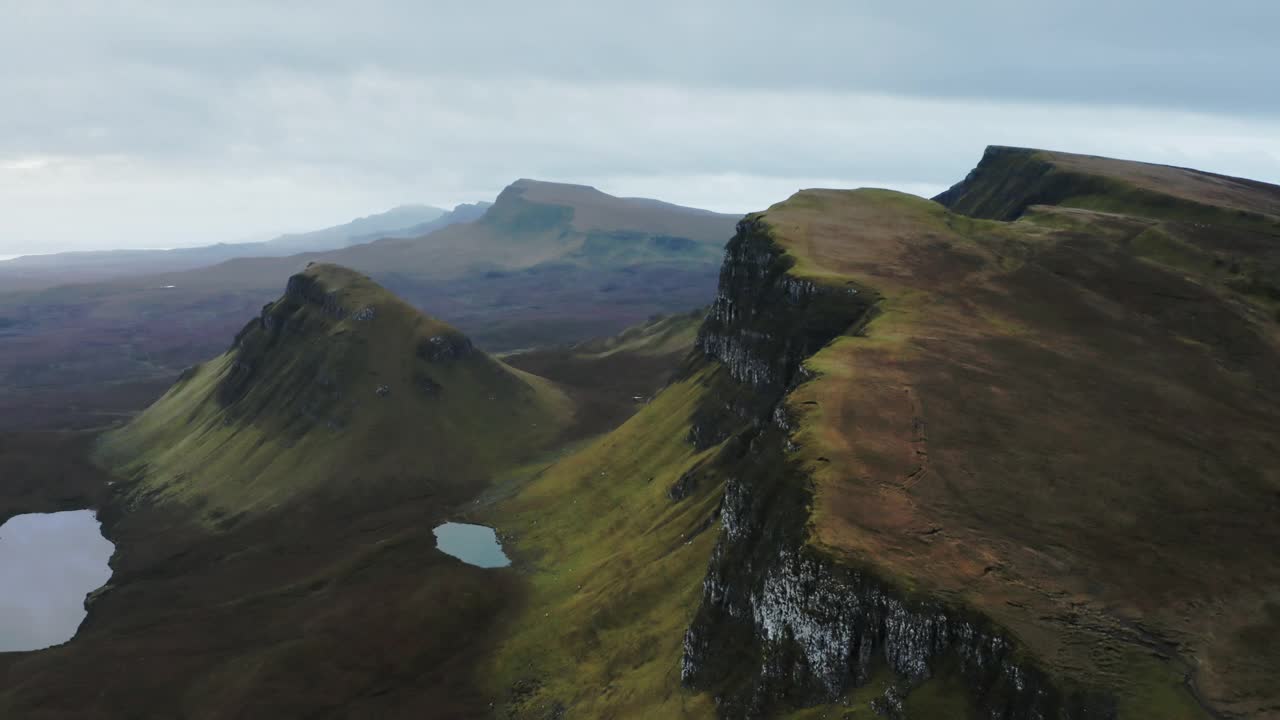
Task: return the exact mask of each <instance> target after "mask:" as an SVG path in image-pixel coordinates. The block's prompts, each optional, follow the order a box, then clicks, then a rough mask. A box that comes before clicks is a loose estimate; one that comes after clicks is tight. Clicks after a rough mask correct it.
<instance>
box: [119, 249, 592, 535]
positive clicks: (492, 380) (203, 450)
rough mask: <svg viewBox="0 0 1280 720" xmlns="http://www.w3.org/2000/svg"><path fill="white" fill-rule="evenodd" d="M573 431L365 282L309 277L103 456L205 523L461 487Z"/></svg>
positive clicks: (326, 274) (453, 335)
mask: <svg viewBox="0 0 1280 720" xmlns="http://www.w3.org/2000/svg"><path fill="white" fill-rule="evenodd" d="M571 416H572V408H571V406H570V404H569V400H568V398H567V397H566V396H565V395H564V394H563V393H562V392H560V391H559V390H557V389H556V388H555V387H554V386H552V385H551V383H549V382H547V381H545V380H543V379H541V378H537V377H534V376H532V375H528V374H526V373H522V372H520V371H518V370H514V369H512V368H510V367H507V366H505V365H503V364H502V363H501V362H499V361H497V360H494V359H492V358H490V357H489V356H487V355H486V354H484V353H483V352H481V351H479V350H477V349H475V348H474V347H473V346H472V345H471V342H470V340H468V339H467V338H466V337H465V336H463V335H462V334H461V333H459V332H458V331H457V330H455V329H453V328H452V327H450V326H448V325H446V324H445V323H442V322H440V321H437V320H434V319H431V318H429V317H427V316H425V315H422V314H421V313H419V312H418V311H416V310H414V309H413V308H411V307H409V306H408V305H406V304H405V303H404V302H403V301H401V300H399V299H398V298H396V297H395V296H393V295H391V294H390V293H388V292H387V291H385V290H384V289H382V288H381V287H379V286H377V285H376V284H375V283H373V282H372V281H371V280H369V279H368V278H367V277H365V276H363V275H360V274H359V273H356V272H353V271H350V270H347V269H345V268H341V267H339V266H336V265H322V264H317V265H312V266H310V267H308V268H307V269H306V270H305V271H304V272H303V273H301V274H299V275H295V276H294V277H293V278H291V279H290V280H289V285H288V289H287V291H286V292H285V294H284V295H283V297H281V298H280V299H279V300H277V301H276V302H274V303H271V304H269V305H267V306H266V307H265V308H263V310H262V314H261V316H260V317H258V318H256V319H254V320H253V321H251V322H250V323H249V324H248V325H246V326H245V328H244V329H243V330H241V332H240V333H239V335H237V337H236V340H235V343H234V345H233V346H232V347H231V349H230V350H228V351H227V352H226V353H224V354H223V355H221V356H219V357H217V358H215V359H213V360H210V361H209V362H206V363H203V364H201V365H199V366H196V367H194V368H191V369H189V370H188V371H186V372H185V373H184V374H183V377H182V378H181V379H180V380H179V382H178V383H177V384H176V385H174V387H173V388H172V389H170V391H169V392H168V393H167V394H166V395H165V396H164V397H163V398H161V399H160V400H159V401H158V402H157V403H156V404H155V405H153V406H152V407H150V408H149V409H148V410H147V411H146V412H144V413H143V414H142V415H141V416H139V417H138V418H137V419H136V420H134V421H133V422H131V423H129V424H128V425H126V426H125V427H123V428H122V429H120V430H117V431H113V432H111V433H108V434H107V435H106V436H105V437H104V439H103V442H102V449H101V453H102V456H103V457H104V458H107V459H108V462H109V463H110V464H113V465H116V466H117V467H118V468H119V471H120V472H121V474H124V475H126V476H135V477H136V478H137V483H136V485H135V489H134V492H135V493H138V494H139V495H140V496H146V497H148V498H151V497H159V498H160V499H163V500H170V499H172V500H178V501H182V502H187V503H191V504H198V505H199V506H200V507H201V508H202V509H203V510H204V512H205V513H206V514H207V515H208V516H209V517H211V518H214V517H224V516H228V515H230V516H234V515H236V514H238V513H241V512H245V511H248V510H252V509H270V508H271V507H273V506H275V505H277V504H279V503H281V502H284V501H286V500H289V499H291V498H293V497H294V496H296V495H298V494H301V493H306V492H308V491H315V490H319V489H321V488H323V489H324V490H325V491H326V492H337V493H340V494H345V493H354V494H359V493H361V492H365V491H373V490H379V491H380V490H381V488H380V487H379V485H380V484H381V483H384V482H387V481H389V480H390V479H391V478H398V479H399V480H398V481H399V482H406V481H412V482H413V483H414V484H415V485H416V487H415V491H426V492H430V493H435V494H438V495H439V496H440V500H441V501H442V502H446V501H448V500H449V499H451V498H453V497H456V496H457V494H458V491H459V489H460V488H463V487H465V486H466V485H467V484H468V483H474V482H476V481H477V480H479V479H482V478H484V477H486V476H487V475H488V474H489V473H492V472H494V471H495V470H497V469H498V468H501V467H503V466H504V465H505V464H508V463H511V462H513V461H515V460H518V459H520V458H521V457H524V456H526V455H528V454H530V453H532V452H533V451H535V450H536V449H538V448H540V447H544V446H546V445H548V444H550V443H551V442H552V441H553V440H554V439H555V438H556V437H557V435H558V433H559V432H560V431H561V430H562V429H563V428H564V426H565V425H566V424H567V423H568V421H569V419H570V418H571Z"/></svg>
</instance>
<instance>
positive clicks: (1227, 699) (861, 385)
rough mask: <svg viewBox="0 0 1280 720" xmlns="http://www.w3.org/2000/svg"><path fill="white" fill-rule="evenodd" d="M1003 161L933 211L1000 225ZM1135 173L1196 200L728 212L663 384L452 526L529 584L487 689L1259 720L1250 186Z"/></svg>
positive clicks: (1269, 394) (1264, 367) (1272, 405)
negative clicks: (468, 521)
mask: <svg viewBox="0 0 1280 720" xmlns="http://www.w3.org/2000/svg"><path fill="white" fill-rule="evenodd" d="M1009 152H1010V151H1005V150H1003V149H997V150H996V151H995V152H994V154H995V155H996V156H997V158H998V159H999V161H1000V162H999V163H994V164H993V163H992V161H991V159H990V158H991V155H992V154H990V153H989V155H988V159H986V160H984V165H985V166H986V167H987V168H988V169H987V170H982V171H981V172H975V174H974V175H971V178H970V181H968V182H969V183H970V184H969V185H968V186H967V187H965V188H964V193H957V194H956V195H960V196H961V197H963V196H965V195H966V194H967V196H968V197H971V198H972V197H979V196H982V197H986V200H984V203H986V204H985V205H983V206H982V207H988V208H990V207H1013V206H1015V205H1018V203H1019V202H1021V201H1017V202H1015V201H1012V200H1010V199H1009V198H1007V197H1003V196H1002V194H1004V193H1007V188H1011V187H1023V185H1022V184H1021V182H1020V181H1019V182H1007V181H1008V178H1005V177H1002V176H1000V175H999V173H998V170H996V169H994V168H999V167H1001V166H1002V165H1003V166H1006V167H1023V166H1025V164H1026V163H1025V162H1024V161H1027V162H1030V161H1032V160H1034V161H1038V158H1040V157H1042V155H1041V154H1040V153H1037V152H1034V151H1026V152H1025V157H1017V156H1014V157H1010V155H1009ZM1102 165H1103V166H1104V168H1105V169H1106V170H1107V172H1108V173H1109V175H1108V176H1107V177H1101V178H1099V179H1096V181H1097V182H1099V183H1106V182H1111V176H1113V175H1115V174H1117V173H1120V172H1121V171H1123V173H1124V174H1126V175H1128V176H1133V177H1136V176H1143V177H1147V178H1149V179H1148V180H1146V181H1144V182H1146V183H1147V187H1146V188H1145V189H1144V190H1143V192H1144V193H1150V195H1147V196H1145V197H1152V196H1155V195H1160V194H1161V190H1162V188H1163V186H1162V185H1160V184H1159V183H1160V181H1161V180H1162V178H1164V177H1166V176H1165V175H1164V173H1165V172H1166V170H1160V169H1152V168H1150V167H1149V166H1142V165H1141V164H1136V163H1122V162H1120V161H1106V162H1105V163H1102ZM1073 172H1083V171H1081V170H1079V169H1078V168H1077V169H1076V170H1074V171H1073ZM1167 172H1174V173H1175V175H1177V176H1178V177H1179V178H1181V180H1180V181H1179V183H1178V184H1177V186H1176V187H1174V188H1170V189H1168V190H1167V192H1164V193H1163V196H1164V197H1175V196H1176V197H1178V198H1179V200H1178V201H1179V202H1181V201H1189V202H1190V201H1194V202H1198V203H1204V204H1206V205H1210V206H1212V207H1214V208H1215V210H1214V211H1213V212H1210V213H1201V214H1198V215H1196V217H1195V218H1194V219H1187V217H1185V216H1184V215H1182V214H1181V213H1174V214H1172V215H1171V214H1169V213H1168V212H1165V211H1163V210H1162V209H1159V208H1163V206H1162V205H1159V204H1157V205H1156V207H1157V208H1158V209H1159V211H1157V210H1150V208H1151V207H1153V206H1152V205H1150V204H1139V205H1133V204H1131V203H1130V200H1129V199H1127V198H1124V197H1121V198H1119V199H1117V200H1116V202H1115V203H1114V204H1111V205H1109V207H1110V208H1111V209H1110V210H1109V211H1108V212H1099V211H1096V210H1092V209H1087V208H1083V207H1061V206H1053V205H1048V204H1044V203H1047V202H1049V201H1051V200H1052V198H1051V197H1049V196H1045V195H1041V196H1039V197H1037V203H1031V204H1027V205H1026V206H1025V207H1023V209H1022V210H1019V211H1018V212H1017V213H1016V214H1017V215H1018V216H1019V217H1020V218H1021V219H1019V220H1017V221H1013V222H1010V221H993V220H983V219H975V218H973V217H968V216H965V215H962V214H958V213H954V212H951V211H948V210H947V209H946V208H945V207H942V206H941V205H939V204H937V203H933V202H929V201H926V200H922V199H919V198H915V197H912V196H907V195H902V194H898V193H892V192H886V191H869V190H859V191H836V190H807V191H802V192H800V193H798V194H796V195H795V196H793V197H792V198H791V199H789V200H787V201H786V202H783V203H779V204H778V205H775V206H773V207H772V208H770V209H769V210H768V211H766V212H763V213H758V214H755V215H752V216H748V218H747V219H746V221H744V223H743V224H742V225H741V226H740V229H739V234H738V236H737V237H735V239H734V240H733V241H732V242H731V243H730V245H729V251H728V256H727V258H726V263H725V268H724V271H723V272H722V276H721V288H720V294H719V299H718V300H717V303H716V305H715V306H713V308H712V310H711V313H710V315H709V316H708V320H707V322H706V323H704V325H703V327H702V330H701V334H700V337H699V342H698V345H699V348H700V351H701V352H700V353H697V354H695V356H693V357H692V358H691V359H690V361H689V365H688V366H687V367H686V370H685V376H684V379H683V380H681V381H680V382H677V383H676V384H674V385H672V386H670V387H669V388H667V389H666V390H665V391H664V392H663V393H662V394H660V395H659V396H658V397H657V398H655V399H654V401H653V402H652V403H651V404H649V405H648V406H647V407H646V408H645V409H644V410H643V411H642V412H641V413H640V414H638V415H637V416H635V417H634V418H633V419H631V420H630V421H629V422H628V423H627V424H626V425H624V426H623V427H621V428H620V429H618V430H616V431H614V432H613V433H611V434H610V435H609V436H607V437H605V438H603V439H600V440H599V441H597V442H595V443H594V444H592V445H591V446H590V447H587V448H585V449H583V450H581V451H579V452H577V453H575V454H573V455H571V456H569V457H566V458H564V459H562V460H560V461H558V462H556V463H555V464H553V465H550V466H549V467H546V468H544V469H541V470H540V471H539V472H537V473H536V474H535V475H532V476H531V477H530V478H529V479H528V484H527V485H526V486H525V487H524V489H523V490H522V491H521V492H520V493H519V494H518V495H516V496H515V497H514V498H513V499H512V500H510V501H508V502H506V503H503V504H498V505H496V506H494V507H491V508H488V509H487V510H485V511H484V512H483V513H482V514H481V516H482V517H484V518H486V519H487V520H489V521H490V522H493V523H494V524H496V525H498V526H499V527H501V528H503V529H504V530H506V531H507V532H509V533H511V534H512V536H514V537H515V538H516V552H517V557H519V558H521V559H522V560H523V561H524V562H525V563H527V564H528V566H529V567H530V568H531V569H532V570H533V575H532V576H531V578H530V580H529V583H528V585H529V589H530V602H529V604H528V606H527V607H526V608H525V610H524V611H523V612H522V614H521V616H520V619H519V620H517V621H515V622H513V623H512V624H511V627H512V634H511V636H510V637H509V638H507V639H506V640H505V641H504V642H503V643H502V645H501V646H500V648H499V649H498V650H497V652H495V654H494V655H493V661H492V662H493V664H492V669H493V678H494V682H493V686H492V690H491V692H493V693H494V694H495V695H497V696H499V697H502V698H504V699H505V702H506V703H507V705H506V707H507V709H508V712H510V713H511V715H512V716H514V717H523V716H525V713H531V712H534V711H535V710H537V709H539V708H548V707H551V708H557V707H562V708H564V709H565V710H566V715H565V716H566V717H707V716H710V715H713V714H718V715H720V716H721V717H730V718H732V717H744V716H751V717H754V716H763V717H796V718H800V717H804V718H816V717H845V718H870V717H883V716H884V715H885V714H886V713H888V715H889V716H890V717H906V718H919V719H922V720H928V719H931V718H942V717H946V718H963V717H989V716H995V717H1018V718H1022V717H1054V718H1121V719H1122V720H1125V719H1133V720H1139V719H1142V720H1145V719H1147V718H1169V719H1172V718H1205V717H1270V716H1271V715H1272V714H1274V713H1275V712H1276V710H1277V709H1278V708H1280V696H1277V695H1276V686H1275V684H1274V682H1272V679H1274V678H1275V677H1277V675H1278V674H1280V656H1277V654H1276V653H1275V652H1274V649H1273V648H1272V647H1271V646H1270V645H1269V644H1268V643H1266V642H1265V641H1263V640H1262V638H1264V637H1275V636H1276V635H1277V633H1280V625H1277V624H1276V622H1277V617H1280V615H1278V614H1277V613H1276V610H1275V608H1276V607H1277V598H1280V564H1277V562H1276V559H1275V555H1274V553H1273V552H1271V550H1270V548H1273V547H1275V546H1276V545H1277V543H1280V536H1277V535H1276V528H1275V524H1274V522H1272V520H1271V519H1272V518H1273V516H1274V513H1275V512H1276V507H1277V506H1276V498H1277V497H1280V495H1277V493H1280V476H1278V475H1277V474H1276V467H1277V465H1276V462H1275V460H1276V457H1277V448H1276V445H1275V443H1274V439H1275V438H1276V437H1277V436H1278V434H1280V413H1278V412H1277V408H1280V322H1278V320H1280V316H1277V315H1276V314H1275V312H1274V309H1275V305H1274V299H1273V297H1272V296H1271V295H1270V294H1269V291H1267V290H1266V289H1265V288H1263V289H1259V288H1258V286H1257V284H1256V283H1253V282H1250V281H1249V280H1248V278H1249V275H1248V272H1247V270H1246V268H1249V267H1254V268H1258V267H1269V265H1268V264H1269V263H1272V262H1274V254H1273V253H1274V252H1275V248H1276V247H1277V246H1280V233H1274V234H1270V235H1268V234H1267V233H1268V232H1270V231H1269V230H1267V227H1268V226H1266V225H1265V224H1261V225H1260V224H1258V223H1257V222H1255V220H1256V218H1253V217H1249V218H1246V219H1245V221H1244V222H1243V223H1241V222H1237V218H1238V216H1237V215H1236V214H1235V213H1236V210H1237V209H1239V208H1240V207H1243V206H1247V207H1249V208H1255V209H1256V208H1265V207H1268V206H1270V205H1271V204H1273V203H1275V202H1276V201H1277V199H1278V198H1280V188H1274V187H1271V186H1265V185H1262V184H1257V183H1249V182H1247V181H1231V182H1230V183H1229V184H1230V185H1231V186H1232V187H1234V188H1236V189H1237V190H1239V193H1241V194H1240V195H1238V196H1236V197H1235V198H1234V199H1233V200H1232V201H1231V202H1230V203H1227V204H1219V205H1213V203H1214V196H1213V195H1211V194H1202V195H1198V196H1196V197H1194V198H1189V197H1187V195H1188V193H1189V192H1190V191H1188V190H1187V186H1188V185H1189V186H1191V187H1202V188H1203V187H1207V186H1215V187H1216V186H1218V185H1220V184H1223V183H1227V182H1228V181H1227V180H1223V179H1220V178H1218V177H1217V176H1207V178H1198V177H1193V178H1192V179H1190V180H1188V179H1186V177H1185V176H1187V175H1190V176H1195V175H1197V174H1196V173H1194V171H1184V170H1176V172H1175V170H1168V171H1167ZM983 175H985V177H982V176H983ZM974 178H978V179H979V180H980V181H981V182H979V183H974V182H973V180H974ZM1197 183H1201V184H1200V185H1197ZM1001 188H1005V190H1001ZM1241 188H1243V189H1241ZM1069 197H1078V196H1075V195H1069ZM947 199H948V198H944V200H947ZM950 201H951V202H955V203H957V204H961V205H962V204H963V203H962V202H961V201H959V200H957V199H956V197H955V196H952V197H951V198H950ZM1072 204H1073V205H1080V204H1081V203H1072ZM968 207H970V209H971V210H972V211H973V212H975V213H976V214H982V213H980V212H979V210H981V207H979V206H977V205H974V206H968ZM1121 207H1124V208H1127V209H1128V212H1127V213H1123V214H1122V213H1118V212H1116V210H1117V209H1119V208H1121ZM1249 212H1252V210H1250V211H1249ZM1215 213H1220V214H1216V215H1215ZM992 214H999V213H995V212H993V213H992ZM1212 218H1219V219H1222V218H1226V220H1222V221H1221V222H1219V223H1216V224H1215V223H1214V222H1212ZM1267 273H1268V274H1267V275H1266V276H1267V277H1275V276H1276V275H1275V274H1274V273H1273V272H1272V271H1270V270H1268V271H1267Z"/></svg>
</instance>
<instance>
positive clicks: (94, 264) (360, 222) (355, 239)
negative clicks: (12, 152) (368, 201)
mask: <svg viewBox="0 0 1280 720" xmlns="http://www.w3.org/2000/svg"><path fill="white" fill-rule="evenodd" d="M474 207H475V206H473V205H459V206H458V208H457V209H456V210H454V211H452V212H446V211H444V210H441V209H439V208H434V207H429V206H426V205H401V206H399V207H395V208H392V209H391V210H388V211H386V212H384V213H378V214H376V215H368V216H366V217H362V218H357V219H355V220H352V221H351V222H349V223H345V224H343V225H335V226H333V227H328V228H325V229H323V230H315V231H312V232H305V233H291V234H287V235H281V236H279V237H277V238H274V239H272V240H266V241H263V242H247V243H219V244H217V245H204V246H200V247H191V248H175V249H173V250H94V251H84V252H64V253H52V254H48V255H24V256H22V257H17V258H13V259H11V260H5V261H2V262H0V291H15V290H39V289H42V288H48V287H54V286H57V285H67V284H71V283H89V282H96V281H102V280H109V279H112V278H120V277H129V276H131V275H148V274H151V273H157V272H174V271H180V270H189V269H193V268H199V267H206V266H209V265H217V264H218V263H222V262H226V261H227V260H231V259H232V258H239V257H278V256H285V255H295V254H297V253H301V252H315V251H321V250H334V249H337V248H343V247H348V246H350V245H355V244H358V243H362V242H371V241H373V240H377V239H378V238H382V237H388V236H399V237H415V236H417V235H420V234H423V233H422V232H418V230H417V229H418V228H430V229H432V230H434V229H436V228H440V227H444V226H446V225H448V224H450V223H453V222H469V221H470V220H472V219H474V215H475V212H474V210H473V209H472V208H474ZM428 231H429V230H428Z"/></svg>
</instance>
